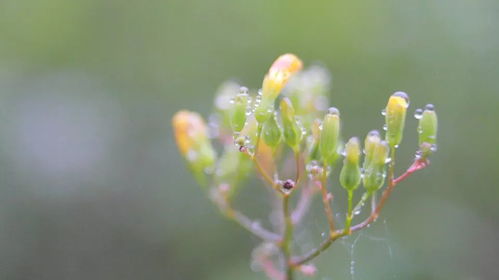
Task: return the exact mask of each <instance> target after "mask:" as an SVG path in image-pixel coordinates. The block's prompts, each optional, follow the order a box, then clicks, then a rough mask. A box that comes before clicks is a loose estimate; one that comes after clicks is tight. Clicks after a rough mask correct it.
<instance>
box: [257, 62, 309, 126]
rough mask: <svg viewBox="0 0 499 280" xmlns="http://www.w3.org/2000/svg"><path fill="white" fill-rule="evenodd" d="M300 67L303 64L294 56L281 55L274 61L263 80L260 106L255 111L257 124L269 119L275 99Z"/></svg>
mask: <svg viewBox="0 0 499 280" xmlns="http://www.w3.org/2000/svg"><path fill="white" fill-rule="evenodd" d="M302 66H303V63H302V62H301V60H300V59H299V58H298V57H297V56H296V55H294V54H284V55H281V56H279V57H278V58H277V59H276V60H275V61H274V63H273V64H272V66H271V67H270V69H269V71H268V73H267V74H266V75H265V78H264V79H263V84H262V92H261V100H260V104H259V105H258V107H257V108H256V110H255V115H256V118H257V120H258V122H259V123H264V122H265V121H266V120H267V119H268V118H269V117H270V114H271V113H272V111H273V107H274V106H273V105H274V101H275V99H276V98H277V96H278V95H279V94H280V93H281V91H282V89H283V88H284V86H285V85H286V84H287V82H288V80H289V78H290V77H291V76H292V75H293V74H295V73H296V72H298V71H300V70H301V68H302Z"/></svg>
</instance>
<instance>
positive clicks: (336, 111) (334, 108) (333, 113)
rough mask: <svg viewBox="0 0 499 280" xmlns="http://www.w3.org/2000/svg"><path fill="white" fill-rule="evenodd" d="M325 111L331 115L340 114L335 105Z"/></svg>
mask: <svg viewBox="0 0 499 280" xmlns="http://www.w3.org/2000/svg"><path fill="white" fill-rule="evenodd" d="M327 113H328V114H331V115H337V116H339V115H340V111H339V110H338V109H337V108H336V107H330V108H329V109H327Z"/></svg>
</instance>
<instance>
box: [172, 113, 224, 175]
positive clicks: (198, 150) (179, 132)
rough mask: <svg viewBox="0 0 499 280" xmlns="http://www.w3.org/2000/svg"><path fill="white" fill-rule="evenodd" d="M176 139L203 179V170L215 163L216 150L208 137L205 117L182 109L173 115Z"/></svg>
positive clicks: (196, 173)
mask: <svg viewBox="0 0 499 280" xmlns="http://www.w3.org/2000/svg"><path fill="white" fill-rule="evenodd" d="M172 122H173V130H174V133H175V140H176V141H177V146H178V149H179V151H180V153H181V154H182V156H183V157H184V158H185V159H186V160H187V162H188V163H189V165H190V167H191V169H192V171H193V172H194V173H195V175H196V178H198V180H199V181H200V182H201V181H203V177H204V175H203V172H205V171H206V170H207V169H209V168H211V167H212V166H213V164H214V163H215V157H216V155H215V150H214V149H213V147H212V145H211V142H210V140H209V139H208V135H207V131H206V124H205V122H204V120H203V118H202V117H201V116H200V115H199V114H197V113H193V112H189V111H180V112H177V113H176V114H175V116H173V121H172Z"/></svg>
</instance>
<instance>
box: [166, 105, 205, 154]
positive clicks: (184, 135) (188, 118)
mask: <svg viewBox="0 0 499 280" xmlns="http://www.w3.org/2000/svg"><path fill="white" fill-rule="evenodd" d="M172 123H173V129H174V132H175V140H176V141H177V146H178V149H179V150H180V153H181V154H182V155H183V156H186V155H187V153H188V152H189V150H191V149H194V148H195V146H196V145H197V143H198V142H199V140H201V138H206V124H205V123H204V120H203V118H202V117H201V116H200V115H199V114H197V113H194V112H189V111H179V112H177V113H176V114H175V116H173V121H172Z"/></svg>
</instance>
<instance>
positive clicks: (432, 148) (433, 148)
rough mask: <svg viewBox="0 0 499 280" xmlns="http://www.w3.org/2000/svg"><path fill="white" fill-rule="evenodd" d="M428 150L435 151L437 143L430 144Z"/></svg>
mask: <svg viewBox="0 0 499 280" xmlns="http://www.w3.org/2000/svg"><path fill="white" fill-rule="evenodd" d="M430 150H431V151H432V152H436V151H437V144H432V145H431V148H430Z"/></svg>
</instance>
